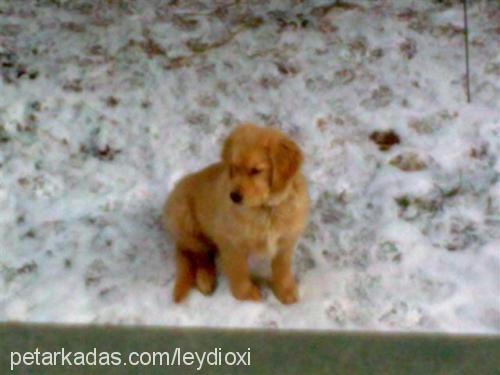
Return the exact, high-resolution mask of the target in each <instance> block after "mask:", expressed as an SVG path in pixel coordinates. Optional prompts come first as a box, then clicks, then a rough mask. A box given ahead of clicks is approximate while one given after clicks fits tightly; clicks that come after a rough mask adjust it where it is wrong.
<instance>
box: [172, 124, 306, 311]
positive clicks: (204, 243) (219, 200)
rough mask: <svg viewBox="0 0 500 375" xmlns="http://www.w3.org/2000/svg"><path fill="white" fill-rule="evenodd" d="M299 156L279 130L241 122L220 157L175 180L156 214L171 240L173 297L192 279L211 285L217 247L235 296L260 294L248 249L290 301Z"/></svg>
mask: <svg viewBox="0 0 500 375" xmlns="http://www.w3.org/2000/svg"><path fill="white" fill-rule="evenodd" d="M302 160H303V155H302V152H301V151H300V149H299V147H298V146H297V144H296V143H295V142H294V141H293V140H291V139H290V138H289V137H287V136H286V135H285V134H283V133H282V132H280V131H279V130H277V129H273V128H264V127H259V126H256V125H253V124H243V125H240V126H238V127H237V128H236V129H235V130H234V131H233V132H232V133H231V134H230V135H229V137H228V138H227V139H226V140H225V143H224V146H223V150H222V161H220V162H218V163H215V164H212V165H209V166H208V167H206V168H205V169H203V170H201V171H199V172H196V173H193V174H190V175H187V176H186V177H184V178H183V179H181V180H180V181H179V182H178V183H177V185H176V186H175V188H174V189H173V191H172V192H171V194H170V196H169V197H168V199H167V201H166V202H165V205H164V208H163V216H162V222H163V225H164V227H165V229H166V230H167V231H169V232H170V234H171V235H172V237H173V238H174V240H175V244H176V263H177V264H176V266H177V275H176V281H175V287H174V292H173V298H174V301H175V302H177V303H178V302H180V301H182V300H183V299H184V298H185V297H186V296H187V294H188V293H189V291H190V289H191V288H192V287H194V286H196V287H197V288H198V289H199V290H200V291H201V292H202V293H203V294H210V293H212V292H213V290H214V288H215V282H216V270H215V262H214V258H215V256H216V255H218V256H219V258H220V265H221V266H222V270H223V272H224V273H225V275H226V276H227V278H228V280H229V285H230V288H231V292H232V294H233V295H234V297H236V298H237V299H239V300H254V301H257V300H260V298H261V293H260V290H259V288H258V287H257V285H255V284H254V282H252V280H251V279H250V274H249V267H248V258H249V256H250V255H252V254H256V255H257V254H258V255H267V256H268V257H269V258H270V259H271V270H272V276H271V286H272V288H273V291H274V294H275V295H276V297H277V298H278V299H279V300H280V301H281V302H282V303H284V304H290V303H294V302H296V301H297V298H298V296H297V286H296V282H295V278H294V275H293V273H292V269H291V265H292V254H293V250H294V247H295V244H296V242H297V240H298V238H299V236H300V235H301V233H302V231H303V230H304V227H305V224H306V219H307V216H308V211H309V195H308V191H307V184H306V180H305V178H304V176H303V175H302V174H301V173H300V167H301V164H302Z"/></svg>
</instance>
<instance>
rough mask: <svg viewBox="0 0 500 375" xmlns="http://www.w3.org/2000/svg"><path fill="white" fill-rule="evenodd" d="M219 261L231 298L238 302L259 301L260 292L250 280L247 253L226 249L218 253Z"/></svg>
mask: <svg viewBox="0 0 500 375" xmlns="http://www.w3.org/2000/svg"><path fill="white" fill-rule="evenodd" d="M220 259H221V264H222V268H223V270H224V273H225V274H226V276H227V278H228V280H229V287H230V288H231V292H232V293H233V296H234V297H235V298H237V299H239V300H252V301H259V300H260V298H261V295H260V290H259V288H258V287H257V285H255V284H254V283H253V282H252V281H251V280H250V272H249V270H248V259H247V253H246V252H243V251H234V250H232V249H228V248H227V247H226V248H224V251H221V252H220Z"/></svg>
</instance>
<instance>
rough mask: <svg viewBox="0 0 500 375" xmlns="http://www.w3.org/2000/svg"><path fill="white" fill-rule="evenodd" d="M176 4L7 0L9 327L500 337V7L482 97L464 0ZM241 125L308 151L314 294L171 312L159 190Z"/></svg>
mask: <svg viewBox="0 0 500 375" xmlns="http://www.w3.org/2000/svg"><path fill="white" fill-rule="evenodd" d="M167 3H168V2H167V1H159V0H156V1H146V0H142V1H139V0H137V1H132V0H129V1H126V0H109V1H104V0H102V1H90V0H85V1H84V0H71V1H70V0H67V1H65V0H37V1H28V0H25V1H8V0H0V320H2V321H27V322H76V323H82V322H84V323H115V324H116V323H118V324H160V325H169V326H192V325H197V326H224V327H278V328H312V329H332V330H338V329H363V330H364V329H366V330H412V331H446V332H462V333H464V332H475V333H497V334H498V333H500V180H499V175H500V6H499V5H498V2H497V1H485V0H477V1H470V4H471V5H470V14H469V18H470V42H471V44H470V47H471V92H472V103H471V104H467V103H466V101H465V95H464V48H463V43H464V42H463V29H462V25H463V24H462V5H461V1H458V0H457V1H452V0H450V1H430V0H429V1H420V0H404V1H395V0H394V1H384V0H380V1H369V0H366V1H353V0H352V1H351V0H350V1H348V2H346V1H342V2H337V3H336V2H335V1H333V0H328V1H277V0H275V1H265V0H254V1H251V2H248V3H251V5H244V4H243V3H246V2H239V1H231V2H229V1H227V2H222V1H208V0H207V1H203V2H202V1H187V0H186V1H183V0H174V1H171V2H170V4H169V5H166V4H167ZM243 120H247V121H254V122H256V123H260V124H272V125H273V126H277V127H280V128H282V129H284V130H285V131H287V132H289V133H290V134H291V135H292V136H293V137H294V138H295V139H296V140H297V141H298V142H299V143H300V144H301V146H302V147H303V149H304V151H305V153H306V157H307V163H306V165H305V173H306V175H307V176H308V179H309V181H310V192H311V196H312V199H313V210H312V214H311V220H310V224H309V226H308V229H307V231H306V233H305V235H304V238H303V239H302V240H301V241H300V244H299V246H298V249H297V252H296V258H295V261H296V264H295V266H296V270H297V276H298V278H299V280H300V294H301V301H300V303H298V304H296V305H293V306H283V305H281V304H280V303H279V302H278V301H277V300H276V298H275V297H274V296H273V295H272V293H270V292H269V291H268V290H265V297H264V301H263V302H261V303H250V302H247V303H242V302H238V301H236V300H234V299H233V298H232V297H231V295H230V293H229V291H228V285H227V282H226V281H225V280H224V278H220V281H219V286H218V289H217V290H216V292H215V294H214V295H213V296H212V297H209V298H207V297H203V296H201V295H200V294H199V293H197V292H193V293H192V294H191V295H190V297H189V299H188V300H187V302H186V303H184V304H182V305H174V304H173V303H172V300H171V290H172V283H173V277H174V264H173V249H172V243H171V242H170V241H169V239H168V237H167V235H166V234H165V233H163V232H162V230H161V228H160V226H159V220H158V219H159V215H160V209H161V205H162V203H163V200H164V198H165V196H166V194H167V193H168V191H169V190H170V189H171V188H172V186H173V184H174V182H175V181H176V180H177V179H178V178H179V177H180V176H181V175H183V174H185V173H187V172H190V171H194V170H196V169H197V168H199V167H202V166H204V165H206V164H208V163H210V162H213V161H214V160H216V159H217V158H218V155H219V148H220V145H221V141H222V140H223V138H224V137H225V135H226V134H227V133H228V132H229V130H230V129H231V127H232V126H234V125H235V124H236V123H237V122H238V121H243ZM375 132H377V133H375ZM391 132H392V133H391ZM384 135H385V136H384ZM384 138H386V139H384ZM376 142H379V143H382V144H381V145H380V147H379V146H378V145H377V143H376ZM384 145H385V146H384Z"/></svg>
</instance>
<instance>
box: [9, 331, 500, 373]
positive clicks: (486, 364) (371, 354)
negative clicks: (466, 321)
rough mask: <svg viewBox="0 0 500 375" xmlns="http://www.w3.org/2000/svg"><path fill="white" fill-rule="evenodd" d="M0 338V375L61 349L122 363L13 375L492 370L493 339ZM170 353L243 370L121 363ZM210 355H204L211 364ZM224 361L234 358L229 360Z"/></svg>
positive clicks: (182, 334)
mask: <svg viewBox="0 0 500 375" xmlns="http://www.w3.org/2000/svg"><path fill="white" fill-rule="evenodd" d="M0 338H1V340H0V373H4V374H6V373H9V372H10V368H11V352H19V353H21V354H22V353H24V352H34V351H35V349H36V348H38V350H39V352H40V353H43V352H56V351H61V349H62V348H64V350H65V353H66V354H67V353H68V352H72V353H73V354H74V353H75V352H79V351H80V352H84V353H88V352H93V351H94V348H95V351H96V353H97V355H98V356H99V355H102V354H100V353H103V352H108V353H113V352H119V353H120V358H121V362H122V363H121V364H120V365H117V366H111V365H108V366H99V365H94V366H92V365H87V366H79V365H76V364H75V363H74V362H76V357H72V359H73V361H72V362H73V363H72V365H68V363H66V365H64V366H62V365H59V366H55V367H52V366H35V365H31V366H27V365H19V366H17V367H16V368H15V369H14V372H13V373H22V374H40V373H43V374H68V373H75V374H84V373H85V374H103V373H106V374H137V373H147V374H160V373H162V374H165V373H176V374H177V373H179V374H184V373H186V374H187V373H206V374H216V373H231V374H306V373H307V374H494V373H495V371H498V369H500V336H448V335H441V334H439V335H438V334H385V333H347V332H331V333H327V332H321V333H320V332H298V331H292V332H286V331H263V330H219V329H192V328H190V329H178V328H159V327H158V328H154V327H118V326H114V327H108V326H60V325H31V324H28V325H25V324H0ZM176 348H180V349H178V352H179V354H181V355H183V354H184V353H186V352H188V351H190V352H198V353H200V354H201V353H202V352H204V351H205V352H212V353H221V354H220V357H224V355H225V353H227V352H239V353H240V354H241V355H243V356H244V357H243V360H244V362H245V363H247V362H248V360H250V366H244V365H243V364H242V363H243V362H242V363H240V365H239V366H236V365H235V366H227V365H226V366H209V365H208V364H207V363H204V365H203V366H202V368H201V371H197V370H196V369H197V367H199V365H198V362H197V361H196V359H194V362H193V364H192V365H191V366H189V365H185V366H179V365H178V361H179V359H178V358H179V356H177V357H176V359H175V364H173V365H171V366H167V365H166V364H165V362H166V359H165V358H166V357H165V358H164V361H165V362H164V363H163V365H159V364H157V365H156V366H152V365H149V366H141V365H139V366H132V365H131V364H130V363H128V364H127V365H125V364H123V363H124V362H127V361H128V359H129V358H128V355H129V353H131V352H149V353H153V352H168V353H169V355H170V361H174V357H173V356H174V353H175V350H176ZM216 356H219V354H212V355H211V361H212V362H214V361H216V359H215V358H216ZM189 357H190V356H189V355H188V359H189ZM99 358H100V357H98V358H97V360H98V359H99ZM102 358H105V356H104V357H102ZM144 358H145V359H146V360H147V359H148V358H150V357H149V354H147V355H145V357H144ZM158 358H159V357H158ZM158 358H157V359H158ZM89 359H90V361H92V357H89ZM137 359H138V358H137ZM228 359H229V360H230V361H232V360H233V359H235V358H233V356H231V355H229V357H228ZM237 359H238V360H239V358H237ZM60 360H61V357H59V361H60ZM105 360H106V359H104V361H105ZM108 360H110V359H109V358H108ZM158 360H159V359H158ZM39 361H41V354H40V355H39ZM497 373H498V372H497Z"/></svg>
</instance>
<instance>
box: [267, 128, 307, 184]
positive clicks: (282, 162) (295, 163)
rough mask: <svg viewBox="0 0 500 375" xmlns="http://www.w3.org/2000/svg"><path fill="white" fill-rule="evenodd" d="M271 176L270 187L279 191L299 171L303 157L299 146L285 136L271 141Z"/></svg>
mask: <svg viewBox="0 0 500 375" xmlns="http://www.w3.org/2000/svg"><path fill="white" fill-rule="evenodd" d="M270 152H271V162H272V177H271V179H272V180H271V189H272V190H273V191H281V190H282V189H284V188H285V186H286V184H287V183H288V181H289V180H290V179H291V178H292V177H293V176H295V174H296V173H297V172H298V171H299V169H300V166H301V164H302V160H303V159H304V157H303V155H302V152H301V151H300V148H299V146H297V144H296V143H295V142H294V141H292V140H291V139H290V138H287V137H286V136H280V137H278V138H277V139H275V140H274V141H273V142H271V148H270Z"/></svg>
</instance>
